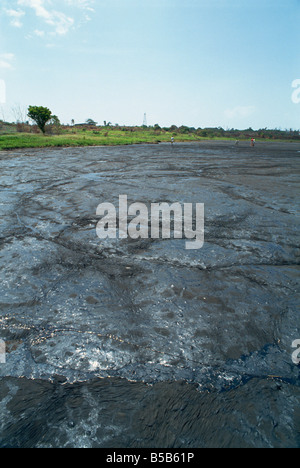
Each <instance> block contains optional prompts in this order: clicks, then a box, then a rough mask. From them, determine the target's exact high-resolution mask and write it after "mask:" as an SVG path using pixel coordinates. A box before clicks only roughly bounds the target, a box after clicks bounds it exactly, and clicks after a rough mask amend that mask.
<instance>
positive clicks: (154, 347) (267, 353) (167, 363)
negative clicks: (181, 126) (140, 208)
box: [0, 142, 300, 448]
mask: <svg viewBox="0 0 300 468" xmlns="http://www.w3.org/2000/svg"><path fill="white" fill-rule="evenodd" d="M299 157H300V145H299V144H294V143H291V144H283V143H280V144H277V143H269V144H268V143H264V144H262V143H258V144H257V145H256V147H255V148H251V147H250V144H248V143H240V146H237V147H235V146H234V144H233V143H232V142H215V143H213V142H210V143H209V142H201V143H195V144H179V143H177V144H175V145H174V146H173V147H172V146H171V145H168V144H160V145H139V146H128V147H126V146H122V147H106V148H100V147H98V148H64V149H51V150H47V149H42V150H16V151H11V152H2V153H0V184H1V185H0V193H1V199H0V259H1V264H0V272H1V273H0V274H1V284H0V291H1V292H0V339H1V340H3V341H2V342H4V343H5V348H6V355H5V359H6V363H0V379H1V380H0V446H1V447H45V448H47V447H50V448H51V447H77V448H83V447H105V448H110V447H123V448H130V447H136V448H141V447H143V448H146V447H150V448H181V447H184V448H196V447H284V448H285V447H300V386H299V383H300V381H299V365H297V364H295V363H294V362H293V360H292V353H293V351H295V350H294V349H293V348H292V343H293V341H294V340H297V339H300V320H299V224H300V223H299V193H300V192H299V181H300V179H299V169H300V159H299ZM123 194H126V195H127V196H128V203H134V202H141V203H145V204H146V205H147V206H149V207H150V205H151V203H154V202H159V203H160V202H167V203H169V204H171V203H173V202H179V203H181V204H183V203H194V204H195V203H204V204H205V243H204V246H203V248H202V249H201V250H186V249H185V240H184V239H182V240H180V239H150V238H149V239H137V240H133V239H130V238H129V239H116V240H114V239H107V240H102V241H101V240H100V239H98V238H97V235H96V225H97V222H98V221H99V217H97V216H96V209H97V206H98V204H100V203H103V202H110V203H113V204H114V205H115V206H116V207H118V199H119V195H123ZM299 354H300V353H299Z"/></svg>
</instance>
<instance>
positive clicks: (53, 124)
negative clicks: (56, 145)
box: [47, 115, 61, 134]
mask: <svg viewBox="0 0 300 468" xmlns="http://www.w3.org/2000/svg"><path fill="white" fill-rule="evenodd" d="M47 128H50V133H52V131H53V130H54V131H55V133H57V134H59V132H60V130H61V123H60V120H59V118H58V117H57V115H51V119H50V121H49V124H48V125H47Z"/></svg>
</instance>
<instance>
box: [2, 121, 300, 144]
mask: <svg viewBox="0 0 300 468" xmlns="http://www.w3.org/2000/svg"><path fill="white" fill-rule="evenodd" d="M55 131H56V132H58V134H54V133H55ZM172 137H173V138H174V139H175V142H195V141H202V140H207V139H209V140H211V139H215V140H236V139H239V140H245V141H247V140H248V141H249V140H250V139H251V138H252V137H253V138H256V139H257V140H261V141H291V140H292V141H299V140H300V136H299V132H298V134H297V135H291V134H289V133H285V132H280V133H278V134H276V135H274V132H273V133H271V131H270V132H268V133H266V134H263V135H262V134H261V132H255V131H253V130H252V131H250V130H248V131H241V132H240V131H224V130H222V129H206V130H201V129H198V130H196V129H194V128H188V127H179V128H177V127H175V126H172V127H171V128H170V129H165V128H160V127H159V126H158V127H157V126H156V127H119V126H115V127H112V126H109V127H108V126H107V127H96V126H95V127H92V126H81V127H70V126H61V127H59V129H54V128H52V127H49V128H47V133H46V135H43V134H42V133H40V132H39V131H38V129H37V128H36V127H33V126H29V125H23V124H22V125H20V124H18V125H14V124H7V125H3V124H2V128H1V127H0V150H12V149H19V148H20V149H21V148H47V147H68V146H71V147H72V146H73V147H76V146H77V147H78V146H116V145H132V144H142V143H152V144H153V143H154V144H155V143H160V142H170V141H171V138H172Z"/></svg>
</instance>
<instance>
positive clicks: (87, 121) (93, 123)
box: [85, 119, 97, 127]
mask: <svg viewBox="0 0 300 468" xmlns="http://www.w3.org/2000/svg"><path fill="white" fill-rule="evenodd" d="M85 123H86V124H87V125H90V126H92V127H96V125H97V122H95V120H93V119H87V120H86V122H85Z"/></svg>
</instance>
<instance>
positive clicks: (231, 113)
mask: <svg viewBox="0 0 300 468" xmlns="http://www.w3.org/2000/svg"><path fill="white" fill-rule="evenodd" d="M255 110H256V109H255V107H254V106H236V107H234V108H233V109H227V110H225V112H224V114H225V117H227V118H228V119H235V118H237V117H242V118H245V117H249V116H250V115H252V114H254V112H255Z"/></svg>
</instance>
